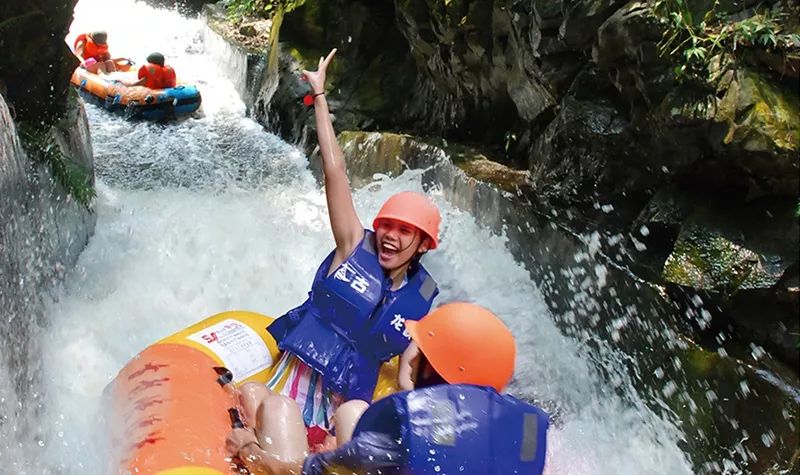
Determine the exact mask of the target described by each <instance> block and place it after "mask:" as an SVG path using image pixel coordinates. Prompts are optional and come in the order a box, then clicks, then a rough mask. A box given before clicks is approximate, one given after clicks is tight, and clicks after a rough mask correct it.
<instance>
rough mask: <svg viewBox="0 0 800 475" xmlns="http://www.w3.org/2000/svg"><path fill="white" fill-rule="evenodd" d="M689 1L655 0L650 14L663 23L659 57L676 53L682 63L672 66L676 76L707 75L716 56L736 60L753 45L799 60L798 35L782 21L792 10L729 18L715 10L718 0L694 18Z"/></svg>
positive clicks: (700, 76) (780, 9)
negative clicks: (789, 29) (737, 18)
mask: <svg viewBox="0 0 800 475" xmlns="http://www.w3.org/2000/svg"><path fill="white" fill-rule="evenodd" d="M691 3H692V2H691V1H690V0H657V1H655V2H653V3H652V4H651V8H652V13H653V14H654V16H655V17H656V19H657V20H658V21H659V22H660V23H661V24H662V25H663V26H664V28H665V32H664V35H663V38H662V40H661V42H660V43H659V49H660V53H661V55H662V56H671V57H675V56H680V57H681V58H682V59H683V64H682V65H680V66H678V67H676V69H675V73H676V75H677V76H678V77H679V78H684V77H699V78H704V77H706V76H707V73H708V71H709V66H711V64H712V62H713V61H715V60H716V58H719V59H720V64H722V63H723V62H724V61H723V60H725V59H733V60H734V61H735V60H737V59H738V58H739V57H740V56H741V55H742V54H743V52H744V51H745V50H746V49H751V48H756V49H761V50H763V51H766V52H769V53H781V54H783V55H784V58H786V59H800V35H798V34H797V33H792V32H788V31H786V29H785V26H784V25H785V24H786V23H787V21H788V20H789V18H790V17H791V15H792V13H790V12H786V11H783V9H782V8H781V7H780V6H777V7H776V8H774V9H764V8H756V9H755V10H754V13H753V15H751V16H750V17H748V18H744V19H742V20H736V21H734V20H732V19H731V18H730V17H729V16H728V15H727V14H724V13H719V12H717V10H716V9H717V7H718V4H719V2H718V1H717V2H715V3H714V5H713V7H712V8H711V10H709V11H707V12H705V13H704V14H703V15H702V17H698V16H697V15H696V14H695V13H693V12H692V9H691Z"/></svg>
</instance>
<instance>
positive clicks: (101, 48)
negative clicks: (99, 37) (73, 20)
mask: <svg viewBox="0 0 800 475" xmlns="http://www.w3.org/2000/svg"><path fill="white" fill-rule="evenodd" d="M81 41H83V54H82V55H81V57H82V58H83V59H89V58H94V59H95V60H97V61H105V60H107V59H111V55H110V54H109V53H108V45H107V44H105V45H99V44H97V43H95V42H94V41H93V40H92V38H91V37H90V36H89V35H88V34H86V33H83V34H81V35H78V37H77V38H75V44H74V45H73V49H78V43H80V42H81Z"/></svg>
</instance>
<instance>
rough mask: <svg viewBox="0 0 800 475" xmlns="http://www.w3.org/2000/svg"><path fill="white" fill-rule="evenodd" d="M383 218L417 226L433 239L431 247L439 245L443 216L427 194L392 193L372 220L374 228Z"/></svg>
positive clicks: (434, 247) (411, 192)
mask: <svg viewBox="0 0 800 475" xmlns="http://www.w3.org/2000/svg"><path fill="white" fill-rule="evenodd" d="M381 219H396V220H397V221H402V222H404V223H407V224H410V225H412V226H416V227H417V228H419V229H420V230H421V231H422V232H424V233H425V234H427V235H428V237H429V238H430V239H431V246H430V248H431V249H436V247H437V246H438V245H439V224H440V223H441V222H442V217H441V216H439V210H438V209H437V208H436V205H435V204H433V201H431V200H430V199H429V198H428V197H427V196H425V195H422V194H419V193H414V192H413V191H403V192H401V193H397V194H396V195H392V196H391V197H390V198H389V199H388V200H386V203H384V204H383V206H381V210H380V211H378V215H377V216H375V219H374V220H373V221H372V228H373V229H378V221H379V220H381Z"/></svg>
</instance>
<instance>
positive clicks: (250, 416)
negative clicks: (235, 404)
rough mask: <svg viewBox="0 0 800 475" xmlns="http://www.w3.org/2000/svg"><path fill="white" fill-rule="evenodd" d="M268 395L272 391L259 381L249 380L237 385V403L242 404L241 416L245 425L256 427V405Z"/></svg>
mask: <svg viewBox="0 0 800 475" xmlns="http://www.w3.org/2000/svg"><path fill="white" fill-rule="evenodd" d="M270 395H272V391H270V390H269V389H267V387H266V386H264V385H263V384H261V383H254V382H250V383H245V384H243V385H242V386H241V387H239V403H240V404H241V405H242V411H243V412H244V414H242V416H243V417H244V423H245V424H246V425H247V427H256V412H257V410H258V406H259V405H260V404H261V402H262V401H263V400H264V399H266V398H267V397H268V396H270Z"/></svg>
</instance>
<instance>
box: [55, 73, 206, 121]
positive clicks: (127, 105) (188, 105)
mask: <svg viewBox="0 0 800 475" xmlns="http://www.w3.org/2000/svg"><path fill="white" fill-rule="evenodd" d="M115 62H116V65H117V72H113V73H110V74H95V73H91V72H89V71H87V70H86V69H84V68H82V67H79V68H77V69H75V71H74V72H73V73H72V77H71V78H70V82H71V83H72V85H73V86H75V88H77V90H78V92H79V93H80V94H81V96H83V97H84V98H85V99H87V100H91V101H92V102H94V103H98V104H99V105H101V106H103V107H105V108H106V109H108V110H110V111H119V112H123V113H125V114H126V115H128V116H130V117H141V118H143V119H149V120H160V119H167V118H176V117H181V116H185V115H187V114H191V113H192V112H194V111H196V110H197V109H199V108H200V104H201V102H202V97H201V96H200V91H198V89H197V88H196V87H195V86H192V85H189V84H179V85H176V86H175V87H171V88H166V89H150V88H148V87H144V86H127V85H125V84H124V83H123V82H122V81H121V80H122V79H124V80H126V81H127V82H135V81H136V80H137V79H138V75H137V72H136V71H133V70H131V63H130V62H128V61H127V60H123V59H119V60H115Z"/></svg>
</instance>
